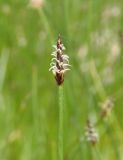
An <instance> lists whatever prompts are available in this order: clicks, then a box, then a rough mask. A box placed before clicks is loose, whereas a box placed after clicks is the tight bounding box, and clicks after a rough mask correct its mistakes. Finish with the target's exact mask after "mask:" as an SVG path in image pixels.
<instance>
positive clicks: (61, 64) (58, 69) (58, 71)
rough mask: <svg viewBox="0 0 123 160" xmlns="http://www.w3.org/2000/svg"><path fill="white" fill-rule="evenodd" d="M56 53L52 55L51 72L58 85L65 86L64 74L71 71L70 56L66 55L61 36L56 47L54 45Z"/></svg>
mask: <svg viewBox="0 0 123 160" xmlns="http://www.w3.org/2000/svg"><path fill="white" fill-rule="evenodd" d="M53 48H54V49H55V51H54V52H53V53H52V54H51V55H52V56H53V58H52V60H51V63H50V69H49V71H52V72H53V74H54V76H55V79H56V82H57V84H58V85H61V84H63V82H64V74H65V72H66V71H68V70H70V69H69V67H70V66H71V65H69V56H68V55H66V54H64V50H65V47H64V45H63V43H62V41H61V36H60V35H59V36H58V40H57V43H56V45H53Z"/></svg>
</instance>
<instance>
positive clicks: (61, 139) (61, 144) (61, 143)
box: [58, 86, 63, 160]
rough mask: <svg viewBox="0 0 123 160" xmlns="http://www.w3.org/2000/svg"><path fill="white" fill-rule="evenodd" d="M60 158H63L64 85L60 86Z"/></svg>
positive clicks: (60, 159) (61, 159)
mask: <svg viewBox="0 0 123 160" xmlns="http://www.w3.org/2000/svg"><path fill="white" fill-rule="evenodd" d="M58 159H59V160H63V86H59V130H58Z"/></svg>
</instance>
